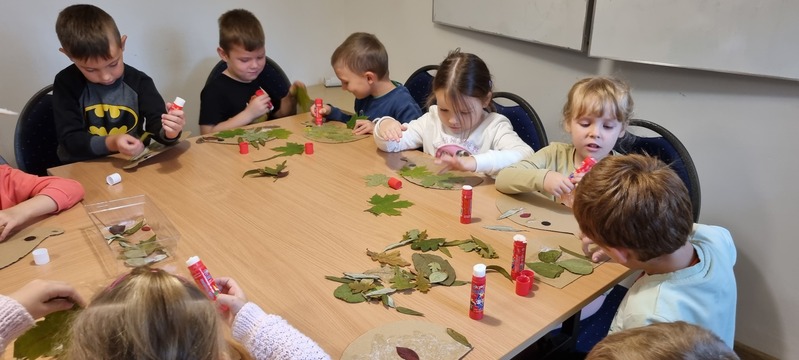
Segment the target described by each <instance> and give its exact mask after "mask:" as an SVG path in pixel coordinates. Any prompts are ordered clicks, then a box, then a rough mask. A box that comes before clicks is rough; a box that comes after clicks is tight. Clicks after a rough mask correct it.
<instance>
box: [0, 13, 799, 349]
mask: <svg viewBox="0 0 799 360" xmlns="http://www.w3.org/2000/svg"><path fill="white" fill-rule="evenodd" d="M6 3H8V2H6ZM69 4H70V3H68V2H65V1H58V0H42V1H35V2H19V1H16V2H15V4H14V6H13V8H10V7H11V6H5V7H4V9H3V11H2V13H0V43H1V44H2V49H3V51H1V52H0V62H1V63H2V64H3V66H2V67H1V68H0V81H2V86H0V107H6V108H10V109H13V110H17V111H19V110H21V108H22V106H23V105H24V104H25V101H26V100H27V99H28V98H29V97H30V95H32V94H33V93H34V92H35V91H36V90H38V89H39V88H41V87H43V86H44V85H46V84H49V83H51V82H52V79H53V76H54V75H55V73H56V72H58V71H59V70H60V69H62V68H63V67H65V66H67V65H69V61H68V59H67V58H66V57H64V56H63V55H62V54H61V53H59V52H58V41H57V39H56V36H55V33H54V31H53V24H54V23H55V18H56V15H57V13H58V11H60V10H61V9H62V8H64V7H65V6H67V5H69ZM97 4H98V5H100V6H101V7H103V8H104V9H105V10H106V11H108V12H109V13H110V14H111V15H112V16H114V17H115V18H116V19H117V24H118V25H119V28H120V31H121V32H122V33H123V34H127V35H128V42H127V49H126V51H125V61H126V62H127V63H129V64H131V65H133V66H135V67H138V68H140V69H142V70H144V71H146V72H147V73H148V74H149V75H151V76H152V77H153V78H154V79H155V81H156V85H157V86H158V88H159V90H160V91H161V93H162V95H163V96H164V98H166V99H172V98H174V97H175V96H181V97H184V98H185V99H187V101H188V103H187V106H186V109H187V110H186V112H187V114H188V115H187V116H188V119H189V122H190V123H191V125H190V126H189V127H188V128H189V130H192V131H193V132H195V133H198V126H197V125H196V121H197V114H198V109H199V94H200V90H201V87H202V84H203V83H204V81H205V78H206V76H207V74H208V72H209V71H210V69H211V67H212V66H213V64H214V63H216V61H217V60H218V58H217V56H216V52H215V47H216V41H217V28H216V19H217V17H218V16H219V15H220V14H221V13H222V12H224V11H225V10H228V9H231V8H234V7H243V8H247V9H249V10H251V11H253V12H254V13H256V15H258V16H259V18H260V19H261V21H262V23H263V25H264V28H265V30H266V33H267V54H268V55H269V56H270V57H272V58H274V59H275V60H277V61H278V63H279V64H280V65H281V66H282V67H283V69H284V70H285V71H286V72H287V73H288V74H289V76H290V77H291V78H292V79H297V80H302V81H304V82H306V83H307V84H316V83H319V82H320V81H321V79H322V78H323V77H325V76H332V74H333V72H332V70H331V69H330V66H329V57H330V54H331V53H332V51H333V49H334V48H335V47H336V46H337V45H338V43H340V42H341V41H342V40H343V39H344V38H345V37H346V36H347V35H348V34H349V33H350V32H353V31H367V32H372V33H375V34H377V35H378V37H379V38H380V39H381V40H382V41H383V42H384V44H385V45H386V46H387V48H388V50H389V54H390V57H391V74H392V77H393V78H394V79H396V80H400V81H404V80H405V79H406V78H407V76H408V75H409V74H410V73H411V72H412V71H413V70H414V69H416V68H418V67H420V66H422V65H426V64H432V63H438V62H440V61H441V59H442V58H443V57H444V56H445V54H446V53H447V51H448V50H450V49H453V48H455V47H461V48H462V49H463V50H464V51H468V52H474V53H476V54H478V55H480V56H481V57H482V58H483V59H484V60H485V61H486V62H487V63H488V64H489V67H490V68H491V70H492V72H493V75H494V78H495V87H496V88H497V89H498V90H502V91H511V92H515V93H518V94H520V95H522V96H523V97H525V98H527V99H528V100H529V101H530V102H531V103H532V104H533V106H534V107H535V108H536V110H537V111H538V112H539V114H540V115H541V117H542V118H543V119H544V122H545V124H546V127H547V133H548V134H549V137H550V139H551V140H561V141H568V138H567V137H566V136H565V134H564V133H563V131H562V130H561V129H560V127H559V118H560V117H559V111H560V108H561V106H562V105H563V102H564V99H565V95H566V92H567V90H568V89H569V87H570V86H571V84H572V83H573V82H574V81H576V80H577V79H579V78H581V77H584V76H586V75H592V74H613V75H618V76H620V77H622V78H624V79H626V80H627V81H629V82H630V83H631V84H632V86H633V96H634V98H635V103H636V115H637V116H638V117H641V118H646V119H649V120H652V121H655V122H658V123H660V124H661V125H664V126H665V127H666V128H668V129H670V130H671V131H672V132H674V133H675V134H676V135H677V136H678V137H679V138H680V139H681V140H683V142H684V143H685V145H686V146H687V147H688V149H689V150H690V151H691V154H692V155H693V157H694V161H695V162H696V165H697V167H698V170H699V176H700V179H701V184H702V194H703V199H702V216H701V222H703V223H708V224H716V225H721V226H725V227H727V228H728V229H730V231H731V232H732V234H733V237H734V239H735V241H736V245H737V247H738V263H737V265H736V268H735V272H736V275H737V278H738V290H739V292H738V293H739V301H738V313H737V316H738V322H737V323H738V325H737V336H736V338H737V340H738V341H741V342H743V343H744V344H746V345H749V346H752V347H755V348H757V349H759V350H762V351H765V352H767V353H769V354H772V355H774V356H777V357H780V358H786V359H788V358H793V359H796V358H799V343H797V342H796V341H791V340H790V339H795V337H796V335H795V334H797V333H799V311H797V307H799V301H797V300H799V286H797V285H796V284H797V281H796V280H795V278H794V280H791V279H792V278H793V276H795V274H796V273H797V271H798V270H799V267H797V265H796V264H797V263H799V261H797V260H795V258H796V253H797V245H796V242H795V238H796V236H795V235H794V234H795V231H794V228H793V227H792V226H791V225H790V223H791V222H793V221H796V219H795V218H796V216H797V215H799V205H797V204H799V197H798V196H797V191H796V190H791V189H793V187H792V186H791V184H794V180H795V177H796V174H797V171H796V169H795V167H794V166H795V165H796V164H797V161H796V160H795V156H794V154H795V153H797V151H796V150H797V149H795V145H797V144H799V142H797V141H796V136H797V135H799V121H797V119H796V118H797V114H799V82H791V81H784V80H773V79H764V78H758V77H748V76H737V75H728V74H720V73H712V72H703V71H697V70H685V69H675V68H664V67H657V66H651V65H640V64H629V63H621V62H612V61H603V60H597V59H591V58H587V57H586V56H584V55H583V54H580V53H577V52H573V51H569V50H561V49H556V48H551V47H546V46H542V45H535V44H531V43H525V42H521V41H516V40H510V39H505V38H499V37H494V36H491V35H486V34H480V33H475V32H471V31H468V30H461V29H454V28H449V27H445V26H440V25H434V24H433V23H432V22H431V17H432V15H431V9H432V2H431V1H421V0H392V1H368V0H338V1H324V2H322V1H319V2H316V1H307V0H283V1H279V0H267V1H254V0H250V1H243V0H232V1H227V2H224V4H223V3H222V2H216V1H214V2H211V1H205V2H194V1H188V0H173V1H168V2H161V1H154V0H140V1H137V2H124V3H123V2H116V1H103V2H98V3H97ZM183 9H186V10H183ZM189 9H190V10H189ZM334 22H335V23H336V25H335V26H334V25H331V24H332V23H334ZM774 46H790V44H788V45H786V44H774ZM15 122H16V117H13V116H3V115H0V154H2V155H3V156H4V157H5V158H6V159H8V160H10V161H11V162H12V163H13V157H14V156H13V132H14V125H15Z"/></svg>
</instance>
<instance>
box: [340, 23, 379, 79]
mask: <svg viewBox="0 0 799 360" xmlns="http://www.w3.org/2000/svg"><path fill="white" fill-rule="evenodd" d="M339 62H340V63H342V64H344V66H346V67H347V68H348V69H350V71H352V72H353V73H356V74H363V73H365V72H367V71H371V72H373V73H375V75H377V78H378V79H385V78H386V77H387V76H388V52H387V51H386V48H385V46H383V43H381V42H380V40H378V39H377V36H374V35H373V34H367V33H363V32H356V33H352V34H351V35H350V36H348V37H347V39H345V40H344V42H343V43H341V45H339V46H338V47H337V48H336V50H335V51H333V55H331V56H330V65H331V66H336V64H338V63H339Z"/></svg>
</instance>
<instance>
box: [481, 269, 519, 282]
mask: <svg viewBox="0 0 799 360" xmlns="http://www.w3.org/2000/svg"><path fill="white" fill-rule="evenodd" d="M486 270H494V271H496V272H498V273H500V274H502V276H504V277H505V278H507V279H508V280H510V281H513V278H512V277H511V276H510V274H508V271H507V270H505V268H503V267H502V266H499V265H488V266H486Z"/></svg>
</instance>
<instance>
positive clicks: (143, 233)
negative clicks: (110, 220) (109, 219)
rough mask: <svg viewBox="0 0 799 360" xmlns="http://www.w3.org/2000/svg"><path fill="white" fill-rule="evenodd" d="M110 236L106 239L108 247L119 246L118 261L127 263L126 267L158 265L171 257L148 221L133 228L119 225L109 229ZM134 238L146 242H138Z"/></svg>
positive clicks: (138, 223) (141, 220)
mask: <svg viewBox="0 0 799 360" xmlns="http://www.w3.org/2000/svg"><path fill="white" fill-rule="evenodd" d="M107 230H108V232H109V233H110V235H108V236H106V237H105V240H106V242H107V243H108V246H112V244H113V243H114V242H116V244H117V245H119V248H118V252H119V255H118V256H117V258H118V259H120V260H124V261H125V266H128V267H137V266H142V265H147V264H153V263H157V262H159V261H162V260H164V259H166V258H168V257H169V252H167V251H166V248H164V246H163V245H162V244H161V243H160V242H159V241H158V240H157V235H156V234H155V232H153V231H152V228H151V227H150V226H149V225H147V220H145V219H144V218H141V219H139V220H137V221H136V222H135V223H134V225H133V226H131V227H127V225H126V224H124V223H122V224H117V225H112V226H109V227H108V229H107ZM134 237H137V238H142V237H144V240H140V241H138V242H137V241H136V240H135V239H133V238H134Z"/></svg>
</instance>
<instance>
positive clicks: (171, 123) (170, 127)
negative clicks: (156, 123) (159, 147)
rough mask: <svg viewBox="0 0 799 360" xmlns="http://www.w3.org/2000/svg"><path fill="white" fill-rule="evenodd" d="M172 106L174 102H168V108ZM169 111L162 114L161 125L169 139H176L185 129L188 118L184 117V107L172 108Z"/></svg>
mask: <svg viewBox="0 0 799 360" xmlns="http://www.w3.org/2000/svg"><path fill="white" fill-rule="evenodd" d="M170 107H172V103H171V102H169V103H166V108H167V109H169V108H170ZM168 111H169V112H168V113H166V114H163V115H161V127H163V129H164V135H165V136H166V138H167V139H174V138H176V137H178V136H179V135H180V132H181V131H183V126H185V125H186V118H185V117H184V113H183V109H172V110H168Z"/></svg>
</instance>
